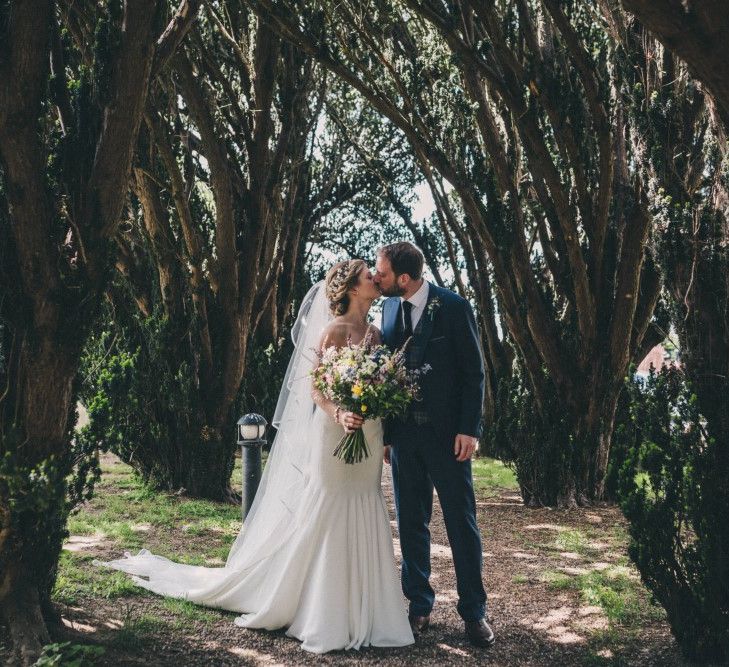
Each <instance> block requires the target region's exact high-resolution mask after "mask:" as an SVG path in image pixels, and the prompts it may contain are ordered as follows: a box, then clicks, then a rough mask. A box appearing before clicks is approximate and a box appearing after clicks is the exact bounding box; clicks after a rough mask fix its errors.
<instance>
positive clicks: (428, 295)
mask: <svg viewBox="0 0 729 667" xmlns="http://www.w3.org/2000/svg"><path fill="white" fill-rule="evenodd" d="M376 269H377V272H376V275H375V278H374V280H375V284H376V285H377V286H378V288H379V289H380V291H381V292H382V294H383V295H384V296H388V297H391V298H389V299H387V300H386V301H385V303H384V306H383V310H382V334H383V338H384V342H385V344H386V345H387V346H388V347H390V348H391V349H395V348H399V347H401V346H402V345H403V344H404V342H405V341H406V340H407V339H408V338H410V337H412V340H411V341H410V343H409V344H408V347H407V350H406V363H407V365H408V367H409V368H419V367H420V366H422V365H423V364H426V363H427V364H429V365H430V366H431V370H430V371H429V372H428V373H426V374H425V375H424V376H423V377H422V378H421V381H420V387H421V395H422V401H419V402H415V403H413V404H412V405H411V407H410V408H409V409H408V411H407V413H406V414H405V415H403V416H401V417H397V418H393V419H389V420H387V421H386V422H385V426H384V428H385V462H386V463H391V464H392V478H393V483H394V487H395V489H394V490H395V506H396V509H397V521H398V527H399V531H400V545H401V548H402V558H403V562H402V588H403V592H404V593H405V596H406V597H407V598H408V600H410V611H409V618H410V625H411V627H412V628H413V633H414V634H418V633H420V632H424V631H425V630H426V629H427V628H428V626H429V624H430V611H431V609H432V608H433V602H434V601H435V594H434V592H433V589H432V588H431V586H430V582H429V579H430V530H429V528H428V526H429V524H430V517H431V513H432V509H433V487H435V489H436V491H437V492H438V499H439V501H440V506H441V508H442V510H443V518H444V519H445V525H446V530H447V532H448V540H449V542H450V545H451V550H452V552H453V562H454V565H455V569H456V579H457V583H458V586H457V587H458V613H459V614H460V615H461V617H462V618H463V620H464V621H465V626H466V636H467V637H468V639H469V641H470V642H471V643H472V644H475V645H477V646H491V644H493V643H494V633H493V632H492V630H491V628H490V627H489V625H488V623H487V622H486V619H485V618H484V617H485V613H486V593H485V591H484V588H483V583H482V581H481V536H480V534H479V530H478V525H477V523H476V502H475V499H474V493H473V478H472V477H471V456H472V455H473V453H474V451H475V449H476V446H477V443H478V440H477V438H478V437H479V436H480V435H481V406H482V404H483V391H484V370H483V359H482V356H481V347H480V345H479V337H478V331H477V329H476V321H475V319H474V316H473V311H472V309H471V306H470V305H469V303H468V302H467V301H466V300H465V299H462V298H461V297H460V296H458V295H457V294H455V293H453V292H451V291H449V290H446V289H443V288H441V287H437V286H436V285H432V284H431V283H429V282H428V281H426V280H424V279H423V277H422V271H423V254H422V253H421V252H420V250H419V249H418V248H417V247H416V246H414V245H413V244H412V243H407V242H400V243H393V244H390V245H386V246H384V247H382V248H380V249H379V250H378V251H377V263H376Z"/></svg>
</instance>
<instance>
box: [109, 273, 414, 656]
mask: <svg viewBox="0 0 729 667" xmlns="http://www.w3.org/2000/svg"><path fill="white" fill-rule="evenodd" d="M379 296H380V294H379V291H378V289H377V287H376V286H375V284H374V282H373V278H372V274H371V272H370V271H369V270H368V269H367V266H366V264H365V262H364V261H362V260H348V261H345V262H340V263H338V264H335V265H334V266H333V267H332V268H331V269H330V270H329V272H328V274H327V276H326V280H325V281H324V282H320V283H318V284H316V285H314V287H312V289H311V290H310V291H309V293H308V294H307V295H306V297H305V299H304V301H303V303H302V305H301V308H300V310H299V314H298V317H297V320H296V322H295V324H294V327H293V329H292V337H293V340H294V343H295V351H294V353H293V356H292V357H291V361H290V362H289V366H288V370H287V372H286V377H285V380H284V384H283V387H282V389H281V393H280V395H279V399H278V404H277V406H276V412H275V415H274V418H273V424H274V426H276V428H277V429H278V432H277V435H276V438H275V440H274V443H273V446H272V448H271V453H270V456H269V458H268V462H267V464H266V468H265V471H264V474H263V479H262V480H261V484H260V487H259V489H258V493H257V494H256V498H255V501H254V503H253V506H252V507H251V510H250V512H249V513H248V516H247V518H246V521H245V524H244V525H243V527H242V529H241V531H240V533H239V534H238V537H237V538H236V540H235V542H234V544H233V546H232V547H231V550H230V553H229V555H228V559H227V562H226V564H225V567H219V568H207V567H200V566H193V565H184V564H181V563H174V562H172V561H170V560H168V559H166V558H162V557H161V556H155V555H153V554H151V553H150V552H149V551H146V550H142V551H141V552H140V553H139V554H137V555H136V556H132V555H130V554H126V557H125V558H122V559H119V560H114V561H111V562H108V563H98V564H100V565H104V566H106V567H111V568H115V569H117V570H122V571H124V572H127V573H129V574H131V575H133V579H134V581H135V582H136V583H137V584H139V585H140V586H143V587H144V588H147V589H149V590H151V591H153V592H155V593H158V594H160V595H165V596H169V597H176V598H183V599H185V600H189V601H191V602H195V603H197V604H201V605H206V606H209V607H217V608H220V609H228V610H231V611H235V612H238V613H239V614H241V615H240V616H238V617H237V618H236V619H235V623H236V625H239V626H241V627H244V628H264V629H267V630H275V629H279V628H286V634H288V635H289V636H291V637H295V638H297V639H299V640H300V641H301V642H302V645H301V646H302V648H303V649H305V650H307V651H311V652H313V653H325V652H327V651H333V650H337V649H351V648H355V649H358V648H359V647H360V646H369V645H372V646H405V645H408V644H412V643H413V634H412V630H411V629H410V624H409V622H408V618H407V614H406V610H405V606H404V601H403V597H402V594H401V590H400V583H399V577H398V574H397V571H396V566H395V559H394V553H393V545H392V535H391V533H390V522H389V518H388V514H387V509H386V506H385V502H384V498H383V496H382V489H381V486H380V481H381V480H380V478H381V474H382V460H383V457H382V449H383V443H382V426H381V423H380V421H379V420H367V421H365V422H363V421H362V419H361V418H360V417H359V416H358V415H355V414H354V413H351V412H347V411H343V410H341V409H340V408H339V407H338V406H337V405H335V404H334V403H332V402H331V401H329V400H327V399H326V398H324V396H322V395H321V394H320V393H318V392H316V391H312V384H311V379H310V376H309V371H310V370H311V369H312V368H313V367H314V366H315V365H316V364H317V363H318V359H317V356H316V354H315V350H316V349H320V350H321V349H324V348H326V347H329V346H331V345H335V346H337V347H341V346H343V345H345V344H346V343H347V340H348V339H349V340H351V341H352V342H353V343H358V342H360V341H361V340H362V339H363V338H364V337H365V336H366V335H368V331H370V335H374V337H375V339H376V340H375V342H379V337H380V332H379V331H378V330H377V329H376V328H371V329H370V327H369V326H368V325H367V313H368V311H369V309H370V306H371V305H372V302H373V301H374V300H375V299H377V298H378V297H379ZM356 428H363V429H364V431H365V435H366V438H367V443H368V445H369V448H370V456H369V458H367V459H365V460H364V461H362V462H361V463H357V464H354V465H347V464H345V463H344V462H343V461H341V460H340V459H338V458H335V457H334V456H333V451H334V449H335V448H336V446H337V444H338V442H339V440H340V438H341V437H342V435H343V432H342V429H344V430H345V431H351V430H352V429H356Z"/></svg>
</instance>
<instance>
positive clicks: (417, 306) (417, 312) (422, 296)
mask: <svg viewBox="0 0 729 667" xmlns="http://www.w3.org/2000/svg"><path fill="white" fill-rule="evenodd" d="M429 291H430V283H429V282H428V281H427V280H423V284H422V285H421V286H420V289H418V291H417V292H415V294H413V295H412V296H411V297H410V298H409V299H403V298H402V297H400V300H401V301H409V302H410V303H412V304H413V309H412V310H411V311H410V318H411V319H412V321H413V331H415V328H416V327H417V326H418V322H419V321H420V318H421V316H422V315H423V311H424V310H425V304H427V303H428V292H429Z"/></svg>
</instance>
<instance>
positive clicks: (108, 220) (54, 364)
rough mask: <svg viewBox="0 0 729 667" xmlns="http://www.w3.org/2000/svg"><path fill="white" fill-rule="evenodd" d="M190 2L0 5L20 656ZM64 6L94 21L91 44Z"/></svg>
mask: <svg viewBox="0 0 729 667" xmlns="http://www.w3.org/2000/svg"><path fill="white" fill-rule="evenodd" d="M71 4H74V3H71ZM196 7H197V3H196V2H183V3H182V4H181V5H180V8H179V11H178V12H177V14H176V15H175V16H174V17H173V19H172V21H171V22H170V23H169V25H168V26H167V28H166V29H165V22H166V20H167V16H168V6H167V3H165V2H148V1H145V2H141V1H138V0H127V1H126V2H125V3H124V4H122V3H119V2H109V3H108V4H107V3H101V4H94V5H91V6H90V7H82V6H81V5H80V4H78V3H76V6H75V8H74V9H70V8H69V7H68V6H66V4H65V3H55V2H49V1H47V0H46V1H35V2H3V3H0V350H2V352H1V353H0V359H1V360H2V362H1V363H0V617H2V622H3V623H4V624H5V627H7V628H8V630H9V636H10V639H11V642H12V648H13V650H14V659H15V660H16V661H17V662H19V663H22V664H32V663H33V662H34V661H35V659H36V658H37V657H38V654H39V652H40V648H41V645H42V644H44V643H46V642H47V641H48V639H49V633H48V626H47V625H46V623H47V622H48V621H50V620H51V617H52V610H51V607H50V603H49V597H48V596H49V593H50V588H51V587H52V585H53V580H54V576H55V566H56V563H57V560H58V554H59V551H60V547H61V540H62V537H63V533H64V528H65V519H66V513H67V502H66V498H65V494H66V490H67V489H66V478H67V475H68V474H69V473H70V472H71V471H72V469H73V467H74V465H75V462H74V460H73V459H72V456H71V449H70V434H69V428H68V427H69V415H70V414H71V413H72V412H73V407H74V402H75V400H74V386H73V383H74V378H75V376H76V371H77V368H78V362H79V357H80V355H81V351H82V348H83V344H84V341H85V338H86V336H87V334H88V330H89V328H90V326H91V323H92V321H93V319H94V316H95V314H96V312H97V309H98V305H99V302H100V300H101V297H102V294H103V292H104V290H105V288H106V285H107V284H108V281H109V277H110V275H111V271H112V270H113V257H114V244H113V238H114V235H115V233H116V230H117V227H118V225H119V221H120V218H121V214H122V209H123V207H124V199H125V194H126V191H127V187H128V179H129V174H130V168H131V163H132V154H133V151H134V146H135V144H136V138H137V132H138V129H139V125H140V123H141V119H142V113H143V110H144V107H145V100H146V94H147V88H148V84H149V81H150V78H151V77H152V76H154V74H155V73H156V72H159V71H161V69H162V68H163V66H164V65H165V63H166V61H167V60H168V58H169V56H170V54H172V53H173V52H174V50H175V48H176V47H177V45H178V43H179V42H180V40H181V39H182V37H183V36H184V35H185V33H186V31H187V29H188V28H189V26H190V24H191V22H192V20H193V19H194V17H195V12H196ZM67 11H72V12H82V11H84V12H85V13H84V20H86V21H89V22H90V25H92V26H94V27H95V28H96V30H95V39H94V40H92V41H90V42H88V43H87V44H85V47H84V48H85V52H82V51H81V50H80V49H79V48H77V46H76V45H75V44H74V41H73V39H72V37H71V35H70V33H69V32H67V31H66V30H65V28H68V24H67V23H66V22H65V17H66V16H67Z"/></svg>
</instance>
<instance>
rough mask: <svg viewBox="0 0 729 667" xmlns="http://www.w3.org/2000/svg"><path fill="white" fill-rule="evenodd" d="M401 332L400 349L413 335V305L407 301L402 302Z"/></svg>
mask: <svg viewBox="0 0 729 667" xmlns="http://www.w3.org/2000/svg"><path fill="white" fill-rule="evenodd" d="M401 309H402V317H403V331H402V341H401V343H400V347H402V346H403V345H404V344H405V341H406V340H407V339H408V338H410V337H411V336H412V335H413V304H412V303H410V302H409V301H403V302H402V307H401Z"/></svg>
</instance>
